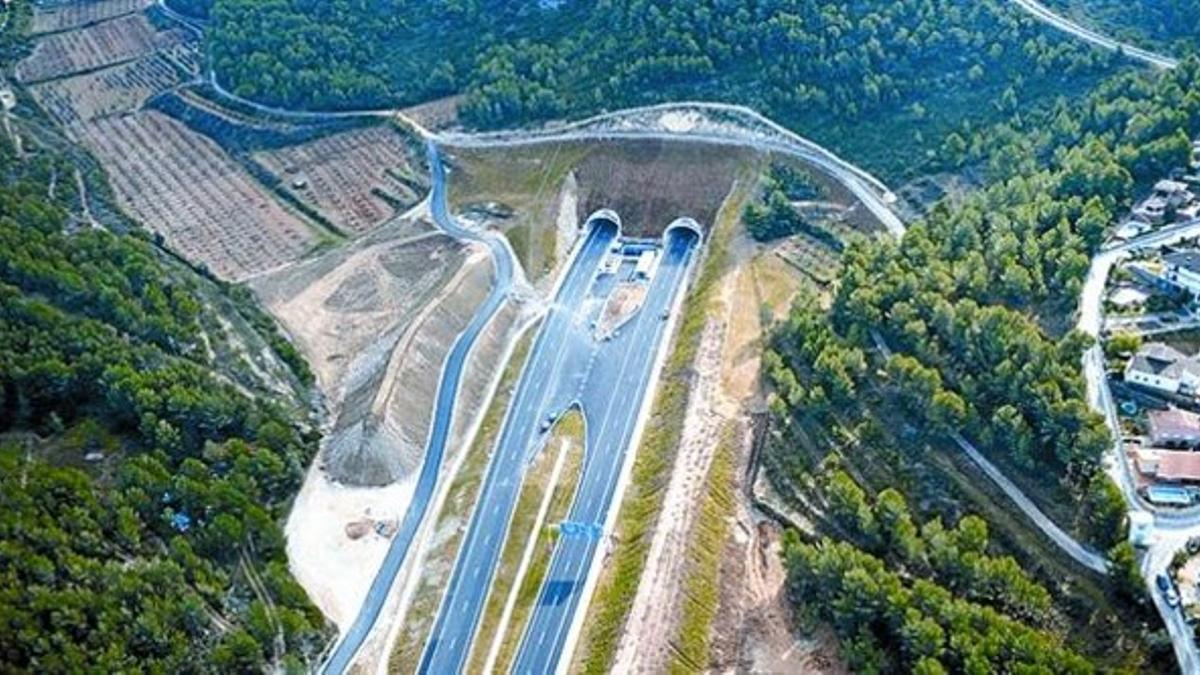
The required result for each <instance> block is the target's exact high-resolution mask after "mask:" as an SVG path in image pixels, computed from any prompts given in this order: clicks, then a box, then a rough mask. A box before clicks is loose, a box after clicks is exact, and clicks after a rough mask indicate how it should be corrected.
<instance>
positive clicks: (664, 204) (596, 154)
mask: <svg viewBox="0 0 1200 675" xmlns="http://www.w3.org/2000/svg"><path fill="white" fill-rule="evenodd" d="M453 154H454V156H453V165H454V167H455V169H456V173H455V174H454V180H453V181H452V182H451V185H450V201H451V205H452V206H453V207H454V208H455V210H457V211H460V212H463V213H465V214H466V215H467V216H468V217H472V218H474V219H475V220H477V221H480V222H484V223H487V224H490V225H494V226H496V227H498V228H499V229H500V230H502V231H503V232H504V233H505V235H506V236H507V237H508V239H509V242H510V243H511V244H512V247H513V250H514V251H515V252H516V254H517V258H518V260H520V261H521V264H522V267H524V269H525V272H526V274H528V275H529V278H530V280H531V281H534V282H536V283H539V284H544V283H545V282H546V281H547V280H551V279H553V278H554V275H553V274H552V272H553V271H554V270H556V269H557V268H558V266H559V265H560V264H561V262H562V260H563V259H564V257H565V254H566V253H567V252H568V251H569V250H570V247H571V244H572V243H573V241H572V239H571V236H572V234H573V232H574V226H575V224H577V223H579V222H582V221H583V220H584V219H586V218H587V217H588V216H589V215H591V214H592V213H593V212H595V211H596V210H597V209H599V208H611V209H615V210H616V211H617V213H619V214H620V215H621V221H622V226H623V228H624V229H623V232H624V233H625V234H627V235H633V236H642V235H645V236H653V235H657V234H658V233H661V232H662V230H663V229H664V228H665V227H666V226H667V225H669V224H670V222H671V221H673V220H675V219H676V218H679V217H682V216H690V217H692V218H695V219H696V220H697V222H700V223H701V224H707V223H711V222H712V219H713V218H714V217H715V215H716V213H717V210H718V209H719V208H720V206H721V202H722V200H723V199H724V198H725V194H726V192H727V191H728V188H729V185H730V183H731V182H732V181H733V178H734V175H735V174H736V172H737V170H738V167H739V166H740V165H741V164H742V163H743V162H744V161H745V158H746V157H747V156H748V155H750V154H753V153H752V151H749V150H745V149H741V148H734V147H725V146H717V145H710V144H705V143H689V142H686V141H653V140H650V141H578V142H571V143H540V144H535V145H528V146H520V147H511V148H485V149H481V148H472V149H461V148H460V149H453Z"/></svg>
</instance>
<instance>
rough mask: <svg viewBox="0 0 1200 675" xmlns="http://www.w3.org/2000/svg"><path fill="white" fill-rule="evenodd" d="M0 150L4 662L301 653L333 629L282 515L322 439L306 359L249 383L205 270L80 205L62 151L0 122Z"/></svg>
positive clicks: (233, 658) (278, 661)
mask: <svg viewBox="0 0 1200 675" xmlns="http://www.w3.org/2000/svg"><path fill="white" fill-rule="evenodd" d="M0 167H3V170H2V175H0V625H3V626H4V630H2V631H0V655H2V658H0V661H2V662H3V663H4V669H5V670H11V671H14V672H20V671H25V672H134V671H138V672H141V671H146V672H171V673H190V672H248V671H261V670H263V669H265V668H267V667H269V666H271V665H272V664H274V665H277V666H280V667H285V668H289V669H293V670H295V669H302V668H303V667H304V665H305V663H306V662H307V661H309V660H311V659H312V658H314V656H315V655H316V653H317V652H318V651H319V650H320V649H321V647H322V646H323V644H324V643H325V642H326V641H327V640H328V637H329V632H328V628H327V627H326V625H325V622H324V619H323V617H322V616H321V614H320V612H319V611H317V609H316V608H315V607H314V606H313V605H312V604H310V602H309V601H308V598H307V596H306V594H305V593H304V591H303V589H301V588H300V586H299V585H298V584H297V583H296V582H295V581H294V580H293V579H292V577H291V575H290V574H289V572H288V569H287V561H286V556H285V553H284V539H283V532H282V529H281V523H282V520H283V517H284V515H285V514H286V509H287V506H288V504H289V503H290V500H291V498H292V496H293V495H294V494H295V492H296V490H297V489H298V488H299V484H300V480H301V478H302V476H303V471H304V467H306V466H307V464H308V462H309V461H310V460H311V458H312V455H313V453H314V452H315V450H316V443H317V439H316V437H315V433H314V431H313V430H312V429H311V427H310V425H309V424H308V423H307V421H306V419H307V416H306V415H305V413H304V408H303V404H302V399H301V398H300V396H301V394H300V393H299V392H300V391H301V390H302V388H303V384H302V382H303V381H304V380H305V379H306V378H307V374H306V372H304V371H303V370H300V371H299V372H297V373H296V374H295V376H294V379H295V386H296V388H297V392H298V393H297V394H296V395H295V396H294V397H284V396H280V395H278V394H273V393H268V389H267V386H266V383H261V384H260V386H259V388H258V389H256V390H251V389H247V385H246V384H245V383H244V382H241V381H236V380H235V378H234V376H233V375H231V374H230V373H229V372H227V369H228V368H230V367H232V364H229V363H218V362H217V357H216V356H215V354H214V353H213V351H212V350H213V349H214V348H216V347H217V341H218V340H219V339H221V338H220V337H219V336H218V335H215V334H211V333H210V332H209V329H208V326H211V325H214V324H217V325H219V324H220V321H217V317H215V316H214V315H213V313H214V312H216V311H217V310H216V309H214V308H213V307H212V306H210V304H209V303H208V302H207V301H206V299H205V298H203V297H201V295H200V289H201V287H202V286H204V287H214V286H215V284H214V283H213V282H211V281H209V280H206V279H202V278H201V277H200V276H199V275H198V274H196V273H195V272H193V271H192V270H191V269H189V268H187V267H185V266H184V265H182V264H181V263H179V262H178V261H175V260H172V259H170V258H169V257H167V256H165V255H164V254H163V252H162V251H161V250H159V249H158V248H156V247H155V246H154V245H153V243H152V242H151V241H150V240H149V238H148V237H146V236H145V235H143V234H139V232H140V231H139V230H132V231H130V232H129V233H126V234H118V233H115V232H113V231H109V230H107V229H103V228H100V227H93V226H92V225H90V224H88V223H87V222H86V221H84V220H82V219H81V218H79V216H78V213H77V211H78V204H79V201H80V199H82V195H81V194H80V193H79V191H78V189H77V187H76V182H75V181H73V180H67V179H65V178H64V177H66V176H70V175H72V172H73V171H74V170H75V169H76V164H74V163H73V161H72V160H71V159H70V158H68V157H66V156H65V155H62V154H59V153H58V152H57V151H55V150H53V149H52V148H50V147H45V148H39V152H37V154H36V155H33V154H31V152H30V146H29V143H28V142H27V143H26V144H25V147H24V149H23V150H22V151H20V152H18V150H17V149H16V148H15V147H14V146H13V145H12V144H11V142H10V141H9V136H8V135H6V134H3V135H0ZM219 292H220V291H219ZM228 304H229V305H230V306H237V307H241V309H239V310H238V311H239V312H242V313H243V315H242V316H240V318H239V321H246V322H247V323H248V324H251V325H256V326H258V328H257V330H258V331H259V332H260V333H261V336H260V337H261V339H262V340H263V341H264V344H271V343H274V344H277V345H279V344H286V343H285V342H283V340H282V338H281V337H280V336H279V335H278V333H276V332H275V328H274V324H273V323H272V322H271V320H270V319H268V318H266V317H265V316H264V315H261V314H260V313H258V312H257V310H255V309H254V308H253V305H250V304H247V303H245V301H244V298H242V299H240V300H239V299H238V298H233V297H231V298H230V299H229V303H228ZM288 356H290V357H291V358H292V359H295V355H294V354H289V355H288ZM278 358H280V360H281V361H285V360H286V359H285V358H284V357H283V356H279V357H278ZM297 365H298V366H300V365H302V364H297Z"/></svg>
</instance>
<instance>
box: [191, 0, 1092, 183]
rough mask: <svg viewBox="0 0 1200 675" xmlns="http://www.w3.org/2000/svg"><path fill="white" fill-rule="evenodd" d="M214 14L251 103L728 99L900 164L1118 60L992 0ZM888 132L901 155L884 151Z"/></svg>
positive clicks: (505, 115)
mask: <svg viewBox="0 0 1200 675" xmlns="http://www.w3.org/2000/svg"><path fill="white" fill-rule="evenodd" d="M189 4H192V5H195V4H196V3H195V2H192V3H189ZM211 15H212V21H213V23H212V25H213V30H211V34H210V36H209V38H208V48H209V50H210V51H211V54H212V56H213V59H214V65H215V68H216V74H217V76H218V78H219V79H220V80H221V82H222V83H224V84H225V85H226V86H228V87H229V88H231V89H233V90H235V91H236V92H237V93H239V94H241V95H244V96H248V97H250V98H253V99H255V100H259V101H262V102H264V103H269V104H275V105H283V106H292V107H302V108H316V109H354V108H370V107H386V106H397V105H401V104H409V103H415V102H420V101H424V100H428V99H431V98H435V97H439V96H444V95H448V94H452V93H459V92H465V93H466V94H467V96H466V100H465V102H464V104H463V105H462V108H461V120H462V121H463V122H464V123H466V124H467V125H470V126H473V127H485V128H491V127H503V126H512V125H517V124H526V123H530V122H540V121H544V120H548V119H555V118H561V117H577V116H581V115H586V114H589V113H593V112H596V111H599V110H612V109H615V108H620V107H626V106H631V105H637V104H643V103H649V102H659V101H663V100H686V99H711V100H720V101H729V102H737V103H743V104H746V105H750V106H752V107H754V108H756V109H758V110H759V111H761V112H763V113H764V114H767V115H769V116H771V117H772V118H775V119H777V120H779V121H780V122H782V123H784V124H786V125H787V126H789V127H791V128H793V129H797V130H799V131H800V132H801V133H804V134H808V135H811V136H813V137H814V139H815V140H817V141H819V142H822V143H826V144H829V145H831V146H832V147H833V148H834V149H836V150H839V151H841V152H843V153H849V154H853V155H854V156H856V157H859V158H860V161H864V163H865V164H867V165H868V168H874V169H880V170H885V173H891V174H898V175H911V174H912V173H913V172H914V171H915V170H916V169H917V168H918V166H919V165H920V163H921V162H923V161H924V153H925V151H926V150H928V149H932V148H936V147H938V144H939V143H940V139H941V138H942V136H944V135H945V133H946V132H947V131H948V130H950V129H953V128H958V127H960V126H961V125H963V124H972V125H979V124H982V123H986V122H988V121H994V120H996V119H999V118H1002V117H1006V116H1008V115H1010V114H1012V113H1013V112H1015V111H1017V110H1018V109H1027V108H1029V107H1031V106H1035V105H1037V104H1039V103H1041V102H1044V101H1046V100H1051V99H1053V98H1054V97H1056V96H1059V95H1064V94H1066V95H1069V94H1071V93H1073V92H1078V91H1081V89H1082V88H1084V87H1086V86H1087V84H1088V83H1089V82H1094V81H1095V78H1096V77H1097V75H1098V74H1099V73H1101V72H1102V71H1103V70H1105V68H1106V67H1107V65H1108V63H1109V62H1110V61H1111V59H1113V58H1115V57H1113V56H1112V55H1109V54H1105V53H1103V52H1098V51H1094V50H1090V49H1088V48H1087V47H1086V46H1079V45H1077V44H1074V43H1072V42H1071V41H1070V40H1069V39H1068V38H1065V37H1064V36H1062V35H1059V34H1056V33H1054V32H1053V31H1049V30H1047V29H1045V28H1043V27H1042V26H1040V25H1038V24H1037V23H1035V22H1034V21H1032V20H1031V19H1030V18H1029V17H1027V16H1025V15H1024V14H1023V13H1021V12H1020V11H1019V10H1016V9H1014V8H1012V7H1011V6H1009V5H1008V4H1007V3H1005V2H1001V1H999V0H988V1H986V2H981V3H971V4H969V5H967V6H963V5H962V4H960V3H955V2H950V1H949V0H936V1H934V2H920V1H917V0H908V1H906V2H899V3H886V4H878V3H854V2H828V1H826V2H799V1H796V0H770V1H768V2H756V3H722V2H706V3H702V4H701V5H700V6H695V5H687V6H684V5H679V4H677V3H670V2H663V1H662V0H621V1H619V2H611V3H593V2H565V3H564V2H548V3H516V4H514V3H506V2H474V3H440V2H438V3H426V2H404V1H401V0H389V1H388V2H384V3H377V4H373V5H371V6H370V7H369V8H368V7H365V6H363V5H362V4H361V3H356V2H349V1H347V0H339V1H336V2H325V3H307V2H299V1H295V0H275V1H273V2H271V3H265V4H264V3H261V2H250V1H247V0H217V2H216V3H215V6H213V7H212V10H211ZM899 138H903V139H904V144H905V145H906V148H905V151H904V152H897V149H896V148H894V147H893V148H891V149H890V150H887V151H884V148H883V147H882V145H883V142H884V140H885V139H887V140H890V141H893V142H894V141H895V140H896V139H899Z"/></svg>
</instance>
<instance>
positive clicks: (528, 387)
mask: <svg viewBox="0 0 1200 675" xmlns="http://www.w3.org/2000/svg"><path fill="white" fill-rule="evenodd" d="M620 230H621V225H620V219H619V217H618V216H617V214H615V213H613V212H611V211H607V210H602V211H599V212H597V213H596V214H594V215H593V216H592V217H591V218H589V219H588V221H587V223H586V224H585V227H584V233H583V235H582V242H581V243H580V244H579V245H578V247H577V249H576V250H575V252H574V256H573V259H572V261H571V263H570V265H569V267H568V269H567V271H566V273H565V276H564V277H563V279H562V281H561V285H560V286H559V287H558V290H557V292H556V293H555V295H554V299H553V304H552V305H551V306H550V308H549V310H548V311H547V313H546V316H545V318H544V319H543V321H542V325H541V328H540V329H539V332H538V335H537V337H536V339H535V342H534V346H533V349H532V350H531V352H530V356H529V358H528V361H527V362H526V364H525V367H524V370H523V371H522V373H521V376H520V379H519V381H518V383H517V386H516V389H515V391H514V395H513V398H512V401H511V403H510V405H509V409H508V412H507V416H506V418H505V422H504V426H503V428H502V430H501V433H500V438H499V441H498V443H497V445H496V446H495V448H494V453H493V456H492V459H491V463H490V465H489V467H488V473H487V476H486V478H485V483H484V485H483V488H482V492H481V494H480V498H479V500H478V502H477V504H476V507H475V512H474V513H473V515H472V518H471V522H470V525H469V527H468V530H467V534H466V538H465V540H464V543H463V547H462V548H461V549H460V552H459V556H458V560H457V561H456V564H455V567H454V572H453V574H452V576H451V579H450V584H449V586H448V588H447V591H446V595H445V596H444V598H443V601H442V605H441V608H440V610H439V612H438V617H437V620H436V623H435V624H434V628H433V631H432V633H431V634H430V638H429V640H428V642H427V644H426V647H425V652H424V654H423V655H422V660H421V666H420V672H423V673H457V672H462V670H463V669H464V668H465V663H466V660H467V658H468V656H469V653H470V650H471V647H472V642H473V636H474V632H475V630H476V629H477V627H478V626H477V624H478V623H479V617H480V613H481V611H482V609H483V606H484V604H485V602H486V600H487V594H488V589H489V587H490V585H491V584H490V582H491V578H492V574H493V572H494V568H495V566H496V564H497V561H498V559H499V555H500V552H501V549H502V548H503V546H504V542H505V539H506V537H505V536H503V535H504V533H505V532H506V530H507V525H508V522H509V519H510V517H511V515H512V512H513V508H514V507H515V505H516V501H517V498H518V496H519V493H520V490H521V482H522V475H523V472H524V469H525V468H526V467H527V466H528V465H529V464H530V463H531V461H532V459H533V458H534V457H535V456H536V454H537V453H538V452H540V451H541V450H542V449H543V447H544V446H545V445H546V440H547V438H548V430H549V422H552V421H553V420H555V419H557V418H558V417H559V416H560V415H561V414H562V413H564V412H565V411H567V410H568V409H570V408H577V409H578V410H579V411H580V412H581V413H582V416H583V418H584V448H585V450H584V458H583V465H582V468H581V471H580V475H579V481H578V484H577V488H576V491H575V495H574V498H573V501H572V504H571V506H570V509H569V515H568V518H567V521H566V522H565V523H563V524H562V525H561V526H560V532H559V533H560V536H559V537H558V539H557V541H556V543H555V547H554V552H553V554H552V557H551V562H550V567H549V572H548V573H547V575H546V578H545V581H544V582H543V584H542V588H541V590H540V593H539V596H538V599H537V602H536V605H535V607H534V609H533V612H532V614H531V616H530V618H529V621H528V624H527V626H526V627H525V629H524V631H523V633H522V638H521V642H520V646H519V648H518V651H517V655H516V658H515V661H514V665H513V672H516V673H522V674H523V673H551V672H554V670H555V669H556V667H557V666H558V665H559V662H560V660H562V657H563V655H564V651H565V648H566V647H567V644H568V641H569V640H568V638H569V636H570V634H571V632H572V624H573V623H574V622H575V621H576V620H577V619H580V618H582V617H581V616H580V615H581V611H580V609H581V607H580V605H581V601H582V600H583V599H584V595H585V593H584V591H585V589H586V586H587V581H588V576H589V574H590V573H591V572H592V571H593V568H594V567H595V563H596V562H597V558H598V557H599V556H601V555H603V545H604V539H603V536H602V535H603V532H604V530H605V526H606V523H607V522H608V520H609V516H610V511H611V509H612V507H613V506H615V505H614V504H613V502H614V497H615V494H616V491H617V489H618V485H619V483H620V479H621V474H622V472H623V470H625V469H626V468H627V467H628V460H629V459H630V453H631V450H632V447H633V446H634V440H635V434H636V432H637V429H638V421H639V416H640V415H641V414H642V413H643V410H644V408H645V406H646V403H647V401H648V400H649V396H650V390H651V389H652V386H651V384H652V382H653V380H654V378H655V377H656V374H657V372H656V371H657V367H656V366H657V365H658V361H659V356H660V353H661V352H662V347H663V342H664V340H665V338H666V336H667V333H668V328H669V325H670V321H669V319H670V318H671V316H672V315H673V310H674V309H675V307H676V306H677V305H678V303H679V300H680V299H681V297H682V289H683V286H684V285H685V284H684V282H685V280H686V277H687V273H688V270H689V269H690V263H691V262H692V259H693V257H694V254H695V251H696V249H697V247H698V244H699V243H700V241H701V232H700V228H699V226H698V225H697V224H696V223H695V221H693V220H690V219H680V220H677V221H675V222H674V223H672V224H671V225H670V226H669V227H668V228H667V229H666V231H665V232H664V234H663V236H662V239H661V241H654V240H644V239H643V240H635V239H627V238H622V237H621V235H620ZM639 286H640V287H641V288H638V287H639ZM621 287H624V289H625V290H629V289H630V288H633V289H634V290H636V293H634V294H631V295H634V297H636V300H633V301H631V303H629V304H634V305H635V306H634V307H633V308H632V309H631V308H629V307H624V308H622V307H613V304H614V303H613V297H614V296H615V295H616V292H617V290H618V289H620V288H621Z"/></svg>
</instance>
